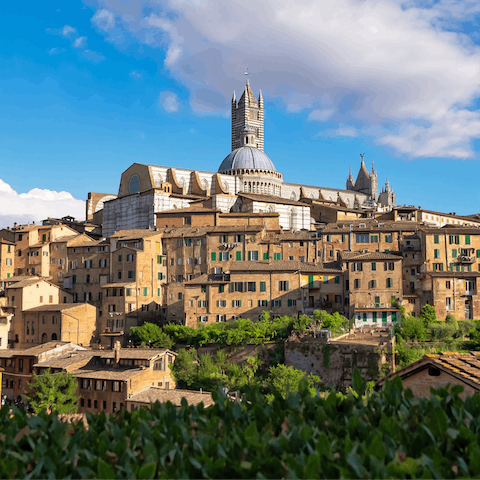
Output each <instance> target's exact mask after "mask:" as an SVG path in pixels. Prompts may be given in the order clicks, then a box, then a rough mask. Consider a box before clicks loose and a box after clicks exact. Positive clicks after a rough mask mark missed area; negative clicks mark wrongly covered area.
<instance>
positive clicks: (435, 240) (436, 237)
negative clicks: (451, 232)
mask: <svg viewBox="0 0 480 480" xmlns="http://www.w3.org/2000/svg"><path fill="white" fill-rule="evenodd" d="M433 243H440V240H439V238H438V235H434V236H433Z"/></svg>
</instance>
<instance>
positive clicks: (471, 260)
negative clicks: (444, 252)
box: [457, 255, 475, 263]
mask: <svg viewBox="0 0 480 480" xmlns="http://www.w3.org/2000/svg"><path fill="white" fill-rule="evenodd" d="M457 263H475V257H470V256H467V255H460V256H459V257H458V258H457Z"/></svg>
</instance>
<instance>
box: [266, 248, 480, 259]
mask: <svg viewBox="0 0 480 480" xmlns="http://www.w3.org/2000/svg"><path fill="white" fill-rule="evenodd" d="M479 251H480V250H479ZM263 259H264V260H268V252H265V253H264V254H263Z"/></svg>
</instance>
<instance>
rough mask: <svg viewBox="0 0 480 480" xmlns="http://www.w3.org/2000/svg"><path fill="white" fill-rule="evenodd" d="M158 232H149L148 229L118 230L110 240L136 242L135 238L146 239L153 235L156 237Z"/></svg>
mask: <svg viewBox="0 0 480 480" xmlns="http://www.w3.org/2000/svg"><path fill="white" fill-rule="evenodd" d="M158 234H159V232H158V231H156V230H150V229H148V228H138V229H132V230H119V231H118V232H115V233H114V234H113V235H111V236H110V238H116V239H118V240H119V241H121V240H136V239H137V238H138V239H139V238H146V237H151V236H153V235H158Z"/></svg>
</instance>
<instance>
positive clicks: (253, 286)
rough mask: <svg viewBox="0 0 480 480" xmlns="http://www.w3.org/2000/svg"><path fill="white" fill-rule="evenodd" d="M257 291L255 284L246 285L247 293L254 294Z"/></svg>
mask: <svg viewBox="0 0 480 480" xmlns="http://www.w3.org/2000/svg"><path fill="white" fill-rule="evenodd" d="M256 290H257V283H256V282H248V283H247V292H256Z"/></svg>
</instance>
